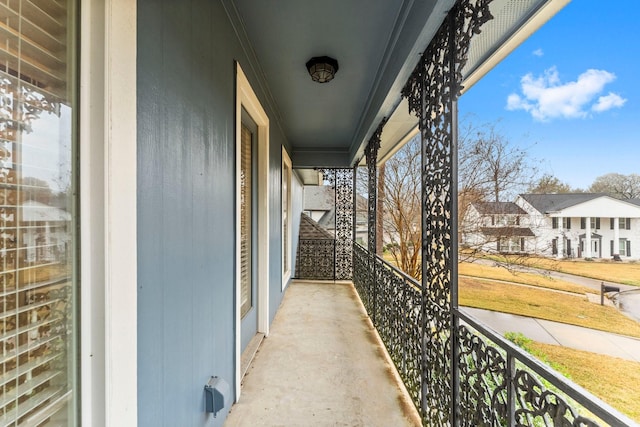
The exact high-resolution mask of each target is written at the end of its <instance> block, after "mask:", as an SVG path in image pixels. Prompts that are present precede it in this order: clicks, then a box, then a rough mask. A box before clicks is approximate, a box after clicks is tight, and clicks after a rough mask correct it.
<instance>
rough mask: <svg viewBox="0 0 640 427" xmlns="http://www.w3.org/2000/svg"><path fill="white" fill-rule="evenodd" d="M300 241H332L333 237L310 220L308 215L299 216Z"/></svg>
mask: <svg viewBox="0 0 640 427" xmlns="http://www.w3.org/2000/svg"><path fill="white" fill-rule="evenodd" d="M299 237H300V239H334V238H335V237H334V235H333V234H331V233H329V232H328V231H327V230H325V229H324V228H322V227H321V226H320V224H318V223H317V222H315V221H314V220H312V219H311V218H310V217H309V215H305V214H301V217H300V234H299Z"/></svg>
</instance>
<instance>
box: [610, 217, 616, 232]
mask: <svg viewBox="0 0 640 427" xmlns="http://www.w3.org/2000/svg"><path fill="white" fill-rule="evenodd" d="M614 221H615V220H614V219H613V218H609V229H611V230H613V225H614V224H613V223H614Z"/></svg>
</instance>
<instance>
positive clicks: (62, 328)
mask: <svg viewBox="0 0 640 427" xmlns="http://www.w3.org/2000/svg"><path fill="white" fill-rule="evenodd" d="M73 5H74V2H73V1H67V2H65V1H56V0H38V1H35V0H33V1H32V0H0V427H2V426H13V425H71V424H73V419H74V412H75V411H74V409H73V405H72V404H71V402H73V399H74V395H73V391H74V387H73V385H74V384H75V375H74V374H75V365H74V360H75V357H74V354H75V353H74V351H75V339H74V338H75V329H74V328H75V326H74V325H75V319H74V317H73V313H74V308H73V304H74V298H75V294H74V289H75V286H74V280H75V277H74V270H73V265H74V260H73V255H74V250H73V247H74V239H75V238H74V230H75V226H74V223H73V215H72V208H71V207H72V205H73V199H72V197H73V196H72V193H73V173H72V170H73V164H74V162H73V159H72V153H73V152H72V150H73V148H72V147H73V144H72V138H73V134H74V132H73V131H72V128H71V123H72V119H71V118H72V115H73V107H74V106H73V105H72V97H71V96H70V93H71V92H72V91H73V90H72V89H73V87H74V86H75V80H74V69H73V66H72V65H73V63H74V59H73V57H74V51H73V46H72V45H71V44H69V43H68V41H73V40H74V36H73V31H74V28H73V26H72V25H71V26H70V25H69V23H73V16H74V7H73Z"/></svg>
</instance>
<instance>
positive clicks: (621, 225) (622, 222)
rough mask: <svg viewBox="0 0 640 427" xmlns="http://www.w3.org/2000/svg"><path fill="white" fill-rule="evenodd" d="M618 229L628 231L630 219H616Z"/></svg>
mask: <svg viewBox="0 0 640 427" xmlns="http://www.w3.org/2000/svg"><path fill="white" fill-rule="evenodd" d="M618 229H620V230H630V229H631V218H618Z"/></svg>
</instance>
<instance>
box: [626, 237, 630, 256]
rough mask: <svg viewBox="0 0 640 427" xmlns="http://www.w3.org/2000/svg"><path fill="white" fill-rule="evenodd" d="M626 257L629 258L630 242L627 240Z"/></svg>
mask: <svg viewBox="0 0 640 427" xmlns="http://www.w3.org/2000/svg"><path fill="white" fill-rule="evenodd" d="M627 256H631V240H627Z"/></svg>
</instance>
